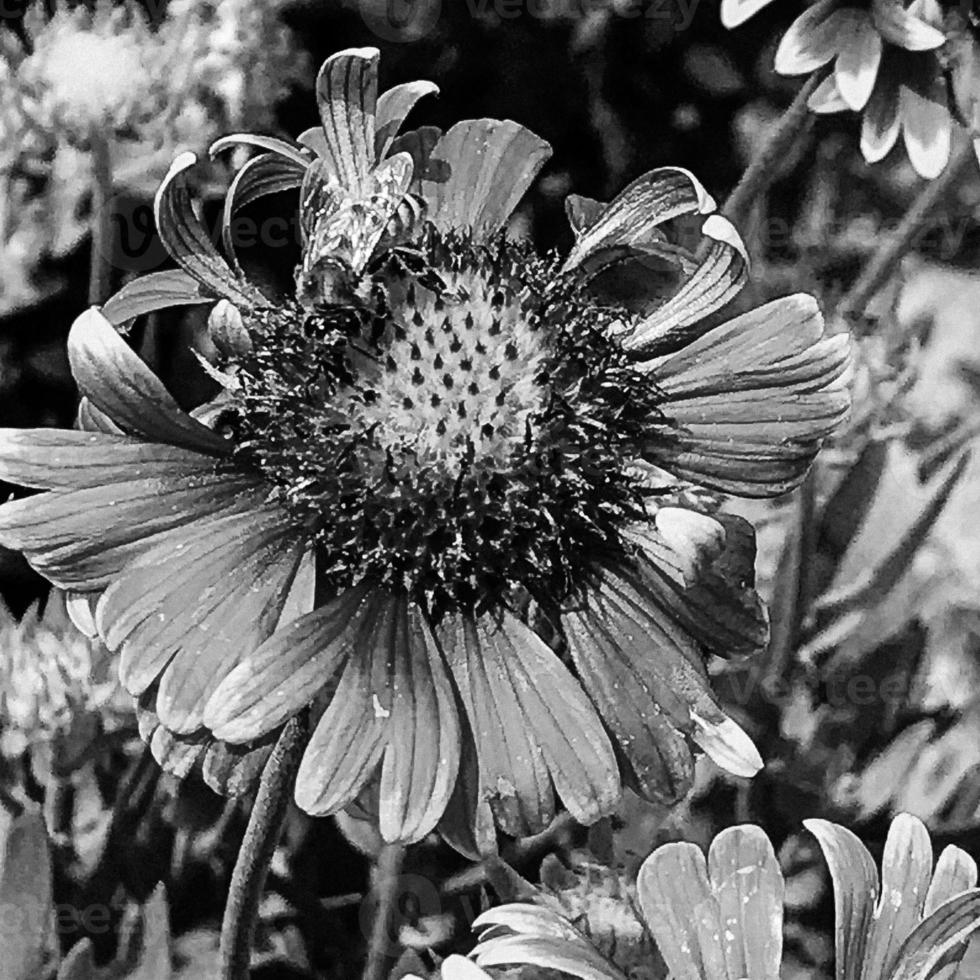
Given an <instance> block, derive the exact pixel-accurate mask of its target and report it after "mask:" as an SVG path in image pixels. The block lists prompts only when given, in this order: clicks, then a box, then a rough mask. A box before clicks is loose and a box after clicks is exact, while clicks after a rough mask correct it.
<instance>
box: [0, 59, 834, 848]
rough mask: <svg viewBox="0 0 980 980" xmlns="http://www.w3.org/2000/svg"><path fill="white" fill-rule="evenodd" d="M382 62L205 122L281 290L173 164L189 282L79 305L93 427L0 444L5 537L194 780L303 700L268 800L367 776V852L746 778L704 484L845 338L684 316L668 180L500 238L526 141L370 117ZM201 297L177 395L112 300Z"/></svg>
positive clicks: (697, 279) (797, 442) (806, 450)
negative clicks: (298, 117)
mask: <svg viewBox="0 0 980 980" xmlns="http://www.w3.org/2000/svg"><path fill="white" fill-rule="evenodd" d="M377 66H378V52H377V51H376V50H374V49H363V50H355V51H348V52H342V53H341V54H339V55H335V56H334V57H332V58H330V59H328V61H327V62H326V63H325V65H324V67H323V69H322V70H321V73H320V76H319V78H318V83H317V93H318V97H319V105H320V113H321V117H322V122H323V130H322V131H312V132H309V133H306V134H303V136H302V137H301V138H300V142H299V143H297V144H290V143H286V142H284V141H279V140H274V139H271V138H268V137H249V136H238V137H232V138H229V139H225V140H221V141H219V143H218V144H216V146H215V147H214V149H215V150H220V149H223V148H225V147H227V146H229V145H233V144H235V143H241V142H245V143H253V144H255V145H258V146H259V147H260V148H262V149H263V150H264V151H266V152H264V153H263V154H261V155H259V156H257V157H255V158H254V159H253V160H252V161H249V164H247V165H246V167H245V168H243V169H242V171H240V172H239V175H238V176H237V177H236V179H235V181H234V182H233V184H232V186H231V188H230V189H229V194H228V199H227V202H226V207H225V210H224V214H225V217H226V220H230V219H231V218H232V217H233V216H234V214H235V213H236V210H237V207H238V205H239V204H240V202H241V201H242V200H254V199H255V198H256V197H257V196H259V195H260V194H262V193H268V192H270V191H273V190H282V189H284V188H290V187H291V188H294V189H295V188H296V187H299V188H300V227H301V230H302V234H303V248H304V251H303V256H302V260H301V262H300V267H299V272H298V276H297V286H298V295H297V298H291V297H282V298H280V299H278V300H272V299H270V298H269V297H268V296H266V295H265V294H264V293H263V291H262V290H260V289H259V288H258V287H257V286H256V285H255V284H253V283H252V282H250V281H249V280H248V279H246V278H245V277H244V275H243V273H242V272H241V270H240V268H239V266H238V264H237V259H236V257H235V254H234V241H233V237H232V236H231V235H230V233H229V230H228V226H226V228H225V233H224V234H223V241H224V242H225V243H226V245H228V246H229V248H228V252H229V255H228V261H226V260H225V258H223V257H222V256H221V254H220V253H219V252H218V251H217V249H216V248H215V247H214V246H213V245H212V244H211V241H210V239H209V237H208V236H207V234H206V233H205V231H204V229H203V228H202V226H201V225H200V224H199V223H198V220H197V218H196V216H195V214H194V212H193V210H192V208H191V204H190V198H189V194H188V192H187V190H186V188H185V186H184V184H183V176H184V173H185V171H186V170H187V168H188V167H189V166H190V164H191V163H192V162H193V160H192V158H190V157H187V156H185V157H183V158H181V159H179V160H177V161H176V162H175V164H174V166H173V168H172V169H171V172H170V174H168V176H167V178H166V179H165V181H164V183H163V185H162V186H161V188H160V190H159V192H158V194H157V200H156V212H157V225H158V228H159V231H160V235H161V237H162V240H163V242H164V243H165V245H166V246H167V248H168V250H169V251H170V253H171V254H172V256H173V257H174V259H175V260H176V261H177V263H178V264H179V265H180V266H181V271H178V272H161V273H155V274H152V275H150V276H146V277H144V278H143V279H141V280H137V281H135V282H134V283H133V284H131V285H130V286H128V287H126V288H125V289H124V290H122V291H121V292H120V293H119V294H117V296H116V297H114V298H113V299H112V300H110V301H109V302H108V303H106V304H105V306H104V307H103V310H102V312H99V311H97V310H91V311H89V312H87V313H85V314H83V315H82V316H81V317H80V318H79V319H78V320H77V321H76V323H75V325H74V326H73V328H72V331H71V335H70V338H69V356H70V359H71V362H72V368H73V373H74V376H75V379H76V381H77V383H78V386H79V389H80V391H81V393H82V395H83V396H84V398H83V402H82V406H81V409H80V422H81V424H82V426H83V428H84V429H85V430H87V431H74V430H73V431H64V430H51V429H44V430H35V431H31V432H27V431H18V430H6V431H4V432H3V433H2V437H0V472H2V475H3V477H4V478H5V479H7V480H10V481H12V482H15V483H20V484H24V485H27V486H33V487H37V488H39V489H43V490H47V491H50V492H49V493H47V494H45V495H42V496H38V497H33V498H31V499H30V500H28V501H22V502H20V501H19V502H14V503H11V504H7V505H5V506H4V507H3V508H2V509H0V539H2V540H3V542H4V543H5V544H7V545H8V546H11V547H14V548H17V549H20V550H23V551H24V552H25V553H26V554H27V555H28V557H29V558H30V560H31V561H32V563H33V564H34V566H35V567H36V568H37V569H38V570H39V571H41V572H42V573H43V574H45V575H46V576H47V577H49V578H50V579H51V580H52V581H54V582H57V583H59V584H60V585H62V586H63V587H65V588H69V589H72V590H74V591H76V592H78V593H81V594H82V595H84V596H85V597H86V599H87V601H88V602H89V603H90V605H91V608H92V610H93V612H94V624H95V626H96V627H97V628H98V631H99V633H100V635H101V636H102V637H103V638H104V639H105V641H106V642H107V644H108V645H109V646H110V647H111V648H112V649H119V650H121V652H122V660H121V677H122V680H123V683H124V684H125V685H126V686H127V688H128V689H129V690H130V691H131V692H132V693H133V694H134V695H136V696H138V697H139V698H140V701H141V705H142V708H143V712H144V715H143V717H144V731H145V732H146V734H147V736H148V737H151V738H152V744H153V745H154V748H155V751H156V752H157V755H158V757H160V758H165V759H167V761H168V762H170V763H172V764H173V765H174V766H175V767H177V768H180V767H182V766H185V765H188V764H189V763H190V762H191V761H193V760H194V759H195V758H197V757H198V756H200V755H201V754H202V753H203V754H204V771H205V775H206V776H208V775H209V774H210V776H211V777H213V778H215V779H216V781H217V782H218V783H220V782H221V781H222V780H223V779H225V778H227V773H228V771H229V768H230V767H233V766H234V765H235V764H237V763H238V762H241V761H242V760H243V759H245V758H246V757H249V754H250V752H252V750H254V752H260V751H268V745H269V743H270V740H272V739H274V738H275V736H276V733H277V731H278V730H279V729H280V728H281V726H282V725H283V724H284V723H285V722H286V721H287V720H288V719H289V718H290V717H292V716H293V715H295V714H296V713H298V712H300V711H303V710H304V709H306V708H307V707H311V708H312V710H313V716H314V720H315V722H316V726H315V730H314V731H313V734H312V737H311V739H310V742H309V745H308V746H307V748H306V751H305V755H304V758H303V761H302V765H301V767H300V770H299V776H298V781H297V788H296V797H297V802H298V803H299V804H300V806H301V807H303V808H304V809H305V810H307V811H308V812H310V813H312V814H329V813H334V812H337V811H338V810H341V809H343V808H345V807H348V806H349V805H351V804H352V803H353V802H354V801H355V800H358V798H359V797H362V798H363V797H365V794H368V792H369V791H370V792H371V793H373V794H375V798H376V799H377V801H378V803H377V807H378V809H379V811H380V812H379V822H380V829H381V833H382V835H383V836H384V837H385V838H386V839H388V840H405V841H412V840H418V839H420V838H421V837H423V836H425V835H426V834H428V833H429V832H430V831H432V830H433V829H436V828H438V829H439V830H440V831H441V832H442V833H443V834H444V835H445V836H446V837H447V838H448V839H450V840H451V841H453V842H454V843H455V844H457V846H460V847H461V848H464V849H466V850H477V849H482V848H485V847H489V846H492V833H493V823H494V822H496V823H497V824H498V825H499V826H501V827H502V828H503V829H504V830H505V831H506V832H507V833H510V834H514V835H526V834H528V833H529V832H533V831H536V830H539V829H541V828H543V827H544V826H546V825H547V824H548V822H549V821H550V820H551V818H552V816H553V815H554V812H555V793H556V792H557V795H558V796H560V797H561V799H562V800H563V801H564V803H565V805H566V807H567V808H568V810H569V812H570V813H571V814H572V815H573V816H574V817H575V818H576V819H578V820H580V821H583V822H591V821H594V820H595V819H596V818H598V817H599V816H600V815H602V814H604V813H608V812H610V811H611V810H612V808H613V807H614V806H615V805H616V803H617V801H618V799H619V796H620V792H621V778H622V779H625V780H627V781H628V782H629V783H631V784H633V785H635V786H636V787H637V788H638V789H639V790H640V791H641V792H642V793H644V794H645V795H647V796H649V797H653V798H657V799H662V800H674V799H676V798H678V797H679V796H680V795H682V794H683V793H684V792H686V790H687V789H688V787H689V786H690V782H691V778H692V770H693V761H692V754H691V748H690V744H689V743H690V742H692V741H693V742H694V743H697V744H698V745H700V746H701V748H702V749H704V751H706V752H707V753H708V754H709V755H710V756H711V757H712V758H713V759H714V760H715V761H716V762H718V763H719V764H720V765H722V766H723V767H725V768H727V769H728V770H730V771H731V772H733V773H736V774H739V775H743V776H749V775H752V774H753V773H754V772H755V771H757V769H758V768H759V767H760V766H761V764H762V761H761V759H760V758H759V756H758V753H757V751H756V749H755V747H754V745H753V744H752V742H751V741H750V739H749V737H748V736H747V735H746V733H745V732H744V731H743V730H742V729H741V728H740V727H739V726H738V725H737V724H736V722H735V721H734V720H732V719H731V718H730V717H728V716H727V715H726V714H725V712H724V711H723V710H722V709H721V707H720V706H719V704H718V702H717V700H716V699H715V697H714V695H713V694H712V692H711V689H710V686H709V683H708V680H707V673H706V670H705V666H704V653H705V651H710V652H714V653H719V654H722V655H725V656H730V655H732V654H746V653H751V652H753V651H755V650H757V649H758V648H759V647H760V646H761V645H762V644H763V643H764V642H765V639H766V619H765V613H764V609H763V607H762V605H761V603H760V601H759V599H758V597H757V596H756V594H755V592H754V590H753V588H752V579H753V568H752V565H753V558H754V540H753V534H752V529H751V526H750V525H748V524H747V523H746V522H744V521H741V520H739V519H737V518H732V517H729V516H727V515H723V514H719V513H713V510H714V508H713V505H712V504H711V503H710V495H709V494H707V493H706V491H705V489H699V488H698V485H700V487H701V488H707V489H708V490H711V491H721V492H731V493H735V494H741V495H745V496H753V497H766V496H771V495H775V494H779V493H784V492H785V491H787V490H789V489H791V488H792V487H794V486H796V485H797V484H798V483H799V482H800V480H802V478H803V476H804V475H805V473H806V471H807V468H808V466H809V464H810V462H811V460H812V459H813V457H814V456H815V454H816V453H817V451H818V449H819V446H820V440H821V439H822V438H823V437H824V436H826V435H828V434H829V433H830V432H832V431H833V430H834V428H835V427H836V425H837V424H838V422H839V421H840V420H841V418H842V417H843V416H844V414H845V413H846V411H847V407H848V395H847V391H846V386H845V373H846V370H847V364H848V341H847V338H846V336H837V337H832V338H827V337H825V336H824V333H823V321H822V318H821V316H820V313H819V311H818V310H817V308H816V304H815V303H814V301H813V300H812V299H811V298H810V297H808V296H792V297H787V298H785V299H781V300H776V301H774V302H772V303H769V304H768V305H766V306H764V307H761V308H759V309H755V310H751V311H750V312H748V313H745V314H743V315H741V316H739V317H736V318H734V319H732V320H729V321H727V322H723V323H721V324H720V325H717V321H715V320H711V319H709V318H710V317H711V316H712V314H714V313H715V312H716V311H718V310H720V309H721V308H722V307H723V306H724V305H725V304H726V303H727V302H728V301H729V300H730V299H731V298H732V297H733V296H734V295H735V294H736V293H737V292H738V291H739V289H740V288H741V286H742V285H743V283H744V281H745V278H746V261H745V255H744V249H743V247H742V244H741V241H740V239H739V238H738V235H737V233H736V232H735V229H734V228H733V227H732V226H731V225H730V223H728V222H727V221H726V220H725V219H724V218H722V217H720V216H719V215H718V214H716V213H715V212H714V202H713V201H712V200H711V198H710V197H709V196H708V195H707V193H706V192H705V191H704V189H703V188H702V187H701V185H700V184H699V183H698V182H697V180H696V179H695V178H694V177H693V176H692V175H691V174H689V173H688V172H687V171H683V170H678V169H673V168H665V169H662V170H657V171H653V172H651V173H649V174H646V175H644V176H643V177H640V178H639V179H638V180H636V181H635V182H634V183H633V184H631V185H630V186H629V187H628V188H627V189H626V190H625V191H623V193H622V194H621V195H620V196H619V197H617V198H616V199H615V200H614V201H613V202H612V203H610V204H602V203H600V202H597V201H592V200H587V199H584V198H578V197H574V198H572V199H570V201H569V214H570V218H571V221H572V224H573V228H574V230H575V233H576V241H575V245H574V246H573V248H572V250H571V253H570V254H569V255H568V256H567V257H566V259H565V260H564V262H559V260H557V259H554V258H541V257H539V256H537V255H536V254H535V253H534V251H533V250H532V249H531V247H530V246H529V245H528V244H527V243H520V242H515V241H513V240H509V239H507V238H505V237H504V235H503V234H502V233H501V230H502V229H503V227H504V226H505V224H506V222H507V220H508V218H509V217H510V216H511V214H512V213H513V211H514V209H515V207H516V205H517V203H518V202H519V200H520V199H521V197H522V196H523V194H524V192H525V191H526V190H527V188H528V187H529V186H530V184H531V182H532V181H533V180H534V178H535V176H536V174H537V172H538V171H539V169H540V168H541V167H542V166H543V164H544V163H545V161H546V160H547V158H548V156H549V155H550V148H549V147H548V145H547V144H546V143H544V142H543V141H542V140H540V139H539V138H538V137H536V136H535V135H534V134H532V133H530V132H529V131H528V130H526V129H524V128H523V127H521V126H518V125H516V124H515V123H512V122H498V121H495V120H471V121H467V122H463V123H459V124H457V125H456V126H454V127H453V128H452V129H450V130H449V131H448V132H446V133H440V132H439V131H438V130H433V129H423V130H419V131H416V132H412V133H407V134H405V135H404V136H401V137H397V138H396V134H397V132H398V130H399V129H400V127H401V124H402V122H403V121H404V118H405V116H406V115H407V113H408V112H409V110H410V109H411V108H412V106H413V105H414V104H415V102H416V101H417V100H418V98H420V97H421V96H423V95H425V94H426V93H428V92H431V91H433V88H434V87H433V86H432V85H431V84H430V83H423V82H420V83H409V84H407V85H402V86H398V87H396V88H394V89H392V90H390V91H389V92H386V93H385V94H384V95H382V96H381V97H380V99H379V98H378V97H377ZM423 218H424V223H423ZM699 245H703V249H702V251H701V252H699V253H698V254H697V255H696V254H695V251H694V249H695V248H696V247H698V246H699ZM221 299H223V300H226V301H227V303H229V304H231V305H233V306H234V307H236V308H237V310H238V314H239V316H240V323H239V321H238V319H237V318H236V317H234V316H231V315H230V314H229V310H228V308H227V307H224V308H223V310H222V312H221V313H220V314H216V316H215V317H214V324H213V325H214V326H215V329H216V330H218V329H219V325H220V332H221V337H222V338H223V341H222V342H223V345H224V350H225V352H226V353H225V356H224V357H223V358H221V359H219V360H218V362H217V364H215V365H213V366H212V368H211V369H212V373H213V376H214V378H215V380H216V381H217V382H218V383H219V384H220V385H221V386H222V388H223V391H222V394H221V396H220V398H219V399H218V400H216V402H215V403H214V404H213V405H210V406H203V407H202V408H201V410H199V411H198V412H196V413H193V414H187V413H185V412H183V411H182V410H181V409H180V408H178V406H177V405H176V403H175V402H174V400H173V399H172V398H171V396H170V395H169V394H168V393H167V392H166V390H165V389H164V388H163V386H162V385H161V383H160V382H159V381H158V379H157V378H156V377H155V376H154V375H153V374H152V373H151V372H150V371H149V369H148V368H147V367H146V365H144V364H143V363H142V362H141V361H140V360H139V359H138V357H137V356H136V355H135V354H134V353H133V352H132V351H131V350H130V349H129V348H128V347H127V346H126V344H125V343H124V341H123V340H122V338H121V337H120V336H119V334H118V333H117V332H116V330H115V329H114V327H113V325H112V324H113V323H119V322H121V321H124V320H127V319H129V318H131V317H133V316H136V315H138V314H140V313H145V312H148V311H151V310H153V309H158V308H161V307H165V306H172V305H175V304H181V303H185V304H191V303H202V302H213V301H216V300H221ZM713 324H715V325H713ZM240 327H242V328H244V331H245V334H246V336H242V330H241V329H240ZM205 421H208V422H210V423H211V425H212V426H213V427H209V426H208V425H206V424H205ZM314 553H315V555H316V558H317V566H318V567H317V596H318V598H317V601H316V603H314V601H313V594H312V589H311V577H310V572H311V565H312V563H313V556H314ZM556 651H557V652H556ZM572 669H574V674H573V672H572ZM226 743H233V744H232V745H231V746H229V745H228V744H226ZM614 745H615V747H614ZM252 757H254V753H253V756H252ZM216 774H217V775H216Z"/></svg>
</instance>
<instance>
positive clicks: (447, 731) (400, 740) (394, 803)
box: [379, 606, 461, 843]
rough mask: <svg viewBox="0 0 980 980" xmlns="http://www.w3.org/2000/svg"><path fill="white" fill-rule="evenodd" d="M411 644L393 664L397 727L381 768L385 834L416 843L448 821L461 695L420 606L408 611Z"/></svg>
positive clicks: (393, 727)
mask: <svg viewBox="0 0 980 980" xmlns="http://www.w3.org/2000/svg"><path fill="white" fill-rule="evenodd" d="M406 629H407V632H408V642H407V643H406V644H404V645H403V646H400V647H397V648H396V651H397V654H398V656H397V657H396V659H395V661H394V663H393V665H392V705H391V726H390V735H389V740H388V748H387V750H386V751H385V756H384V761H383V763H382V765H381V787H380V793H379V796H380V800H381V806H380V814H379V827H380V830H381V836H382V837H383V838H384V839H385V840H387V841H404V842H406V843H413V842H415V841H419V840H421V839H422V838H423V837H425V836H426V835H427V834H429V833H430V832H431V831H432V830H433V828H434V827H435V826H436V824H437V823H438V822H439V820H440V819H441V818H442V816H443V813H444V812H445V810H446V807H447V806H448V805H449V799H450V797H451V796H452V793H453V789H454V788H455V786H456V775H457V772H458V770H459V760H460V740H461V736H460V728H459V721H458V719H457V715H456V704H455V693H454V691H453V687H452V684H451V683H450V680H449V675H448V674H447V672H446V665H445V662H444V661H443V659H442V653H441V652H440V650H439V648H438V646H437V645H436V642H435V638H434V637H433V636H432V633H431V631H430V629H429V627H428V625H427V624H426V623H425V621H424V620H423V618H422V614H421V612H420V611H419V610H418V608H417V607H415V606H412V607H410V608H409V609H408V615H407V624H406Z"/></svg>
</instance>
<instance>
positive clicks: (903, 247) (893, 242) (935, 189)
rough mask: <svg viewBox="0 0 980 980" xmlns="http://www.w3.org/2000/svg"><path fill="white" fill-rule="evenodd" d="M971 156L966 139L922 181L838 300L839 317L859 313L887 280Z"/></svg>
mask: <svg viewBox="0 0 980 980" xmlns="http://www.w3.org/2000/svg"><path fill="white" fill-rule="evenodd" d="M972 160H973V146H972V144H971V143H970V141H969V140H966V141H964V142H963V143H962V145H961V146H959V147H958V148H957V149H956V150H954V151H953V156H952V157H951V159H950V161H949V163H947V164H946V169H945V170H944V171H943V172H942V173H941V174H940V175H939V176H938V177H936V178H935V179H934V180H930V181H928V182H927V183H926V186H925V187H923V188H922V190H921V191H920V192H919V196H918V197H917V198H916V199H915V200H914V201H913V202H912V206H911V207H910V208H909V209H908V211H906V212H905V216H904V217H903V218H902V220H901V221H900V222H899V225H898V227H897V228H896V229H895V233H894V234H892V235H886V236H885V238H884V239H883V240H882V242H881V245H880V246H879V247H878V249H877V250H876V251H875V252H874V253H873V254H872V256H871V258H870V259H868V262H867V264H866V265H865V267H864V268H863V269H862V270H861V274H860V275H859V276H858V277H857V281H856V282H855V283H854V285H853V286H851V288H850V290H849V291H848V293H847V294H846V295H845V296H844V298H843V299H842V300H841V302H840V306H839V307H838V312H839V313H840V315H841V316H842V317H846V318H850V319H853V318H855V317H859V316H861V315H862V314H863V313H864V311H865V308H866V307H867V305H868V303H869V302H870V301H871V299H872V298H873V297H874V295H875V293H877V292H878V290H879V289H881V287H882V286H883V285H884V284H885V282H887V280H888V278H889V276H891V274H892V273H893V272H894V271H895V267H896V266H897V265H898V263H899V261H900V260H901V259H902V258H903V257H904V256H905V255H906V253H907V252H909V250H910V249H911V248H912V247H913V246H914V244H915V239H916V235H917V234H918V233H919V231H920V230H921V228H922V225H923V224H924V222H926V221H927V220H928V219H929V217H930V216H931V215H932V213H933V211H934V210H935V208H936V206H937V205H938V204H939V202H940V201H941V200H942V199H943V197H944V195H945V194H946V192H947V191H948V190H949V188H950V187H951V186H952V185H953V184H954V183H955V182H956V180H957V178H958V177H960V176H961V174H962V173H963V170H964V169H965V167H966V165H967V164H969V163H970V162H971V161H972Z"/></svg>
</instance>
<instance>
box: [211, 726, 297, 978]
mask: <svg viewBox="0 0 980 980" xmlns="http://www.w3.org/2000/svg"><path fill="white" fill-rule="evenodd" d="M307 729H308V721H307V713H306V711H303V712H302V713H301V714H299V715H297V716H296V717H295V718H292V719H291V720H290V721H289V722H287V724H286V727H285V728H283V730H282V734H281V735H280V736H279V741H277V742H276V745H275V748H274V749H273V750H272V755H270V756H269V761H268V762H266V764H265V769H263V770H262V779H261V782H260V783H259V791H258V793H257V794H256V797H255V803H254V804H253V805H252V812H251V814H250V815H249V818H248V827H247V828H246V829H245V838H244V839H243V840H242V847H241V850H240V851H239V852H238V860H237V861H236V862H235V870H234V872H233V873H232V876H231V884H230V886H229V888H228V904H227V905H226V906H225V916H224V921H223V922H222V923H221V949H220V964H221V966H220V972H219V976H220V977H221V980H248V975H249V963H250V961H251V958H252V943H253V940H254V938H255V920H256V918H257V917H258V912H259V902H260V900H261V898H262V891H263V889H264V888H265V879H266V875H267V874H268V872H269V865H270V864H271V863H272V855H273V854H274V853H275V849H276V845H277V844H278V843H279V835H280V833H281V832H282V825H283V821H284V820H285V818H286V811H287V810H288V808H289V800H290V797H291V796H292V789H293V783H294V781H295V779H296V771H297V769H298V768H299V763H300V759H302V757H303V749H304V748H305V747H306V739H307Z"/></svg>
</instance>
